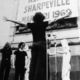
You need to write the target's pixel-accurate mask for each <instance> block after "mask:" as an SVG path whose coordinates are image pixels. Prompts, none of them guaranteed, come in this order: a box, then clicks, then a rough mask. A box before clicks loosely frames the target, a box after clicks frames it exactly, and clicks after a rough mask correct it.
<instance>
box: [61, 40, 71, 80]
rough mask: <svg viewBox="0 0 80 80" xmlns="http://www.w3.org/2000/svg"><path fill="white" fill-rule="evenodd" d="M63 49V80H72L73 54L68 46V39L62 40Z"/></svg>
mask: <svg viewBox="0 0 80 80" xmlns="http://www.w3.org/2000/svg"><path fill="white" fill-rule="evenodd" d="M61 44H62V49H63V60H62V80H70V70H71V65H70V60H71V53H70V48H69V46H68V41H67V40H66V39H63V40H61Z"/></svg>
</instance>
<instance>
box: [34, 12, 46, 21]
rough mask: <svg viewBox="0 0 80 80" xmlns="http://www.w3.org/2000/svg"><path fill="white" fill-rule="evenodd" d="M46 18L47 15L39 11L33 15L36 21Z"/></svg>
mask: <svg viewBox="0 0 80 80" xmlns="http://www.w3.org/2000/svg"><path fill="white" fill-rule="evenodd" d="M44 19H45V16H44V15H43V14H42V13H41V12H38V13H36V14H35V15H34V16H33V21H34V22H42V21H43V20H44Z"/></svg>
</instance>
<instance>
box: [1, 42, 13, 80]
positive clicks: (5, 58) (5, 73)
mask: <svg viewBox="0 0 80 80" xmlns="http://www.w3.org/2000/svg"><path fill="white" fill-rule="evenodd" d="M0 52H1V53H2V60H1V67H0V80H8V78H9V72H10V68H11V61H10V59H11V54H12V50H11V46H10V44H9V43H6V44H5V46H4V47H3V49H1V50H0Z"/></svg>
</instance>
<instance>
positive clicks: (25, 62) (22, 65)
mask: <svg viewBox="0 0 80 80" xmlns="http://www.w3.org/2000/svg"><path fill="white" fill-rule="evenodd" d="M27 51H29V48H28V46H27V48H26V46H25V43H24V42H21V43H19V45H18V48H17V50H15V52H14V53H13V51H12V48H11V45H10V43H6V44H5V46H4V47H3V48H2V49H1V50H0V53H1V54H2V59H1V65H0V80H9V73H10V70H11V67H12V68H15V80H19V78H20V80H24V78H25V73H26V71H29V64H30V58H31V56H29V55H30V54H29V55H28V54H27ZM13 54H14V56H15V57H14V58H13V60H14V61H13V60H11V56H12V55H13ZM27 80H28V77H27Z"/></svg>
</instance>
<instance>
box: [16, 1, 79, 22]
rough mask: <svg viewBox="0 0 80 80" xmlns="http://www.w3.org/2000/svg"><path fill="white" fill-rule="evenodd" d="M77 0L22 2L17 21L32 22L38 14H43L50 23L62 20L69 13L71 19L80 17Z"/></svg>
mask: <svg viewBox="0 0 80 80" xmlns="http://www.w3.org/2000/svg"><path fill="white" fill-rule="evenodd" d="M77 3H78V2H77V0H20V2H19V6H18V15H17V20H18V21H21V22H23V23H27V22H32V17H33V16H34V14H35V13H36V12H42V13H43V14H44V15H45V17H46V19H45V20H48V21H51V20H54V19H58V18H61V17H63V16H65V15H66V13H67V12H68V11H71V12H72V14H71V16H70V17H77V16H78V6H77V5H78V4H77Z"/></svg>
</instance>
